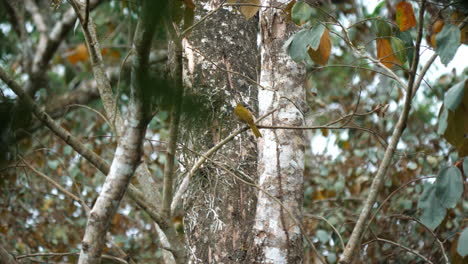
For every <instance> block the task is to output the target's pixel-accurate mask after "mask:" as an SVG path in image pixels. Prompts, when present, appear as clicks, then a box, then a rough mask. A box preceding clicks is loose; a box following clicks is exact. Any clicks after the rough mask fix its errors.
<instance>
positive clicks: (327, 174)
mask: <svg viewBox="0 0 468 264" xmlns="http://www.w3.org/2000/svg"><path fill="white" fill-rule="evenodd" d="M329 2H331V4H329ZM329 2H327V1H324V3H323V5H322V6H321V8H323V9H324V10H326V12H329V13H330V14H332V15H333V16H335V17H337V18H339V19H340V21H342V22H343V23H344V24H345V25H351V24H354V23H356V22H358V21H360V20H362V19H365V18H367V17H371V16H382V17H388V16H390V18H391V16H392V10H391V9H389V8H388V6H391V5H388V4H386V3H385V1H382V2H381V3H380V4H378V5H376V8H375V9H373V10H369V9H368V8H367V7H366V2H365V1H364V2H363V1H347V0H345V1H329ZM390 2H391V3H393V1H390ZM37 3H38V5H39V7H40V8H41V10H42V11H43V12H44V13H45V14H47V17H46V18H47V23H48V25H49V26H50V27H52V26H53V25H54V24H55V23H57V21H58V19H60V17H61V15H62V14H63V13H64V12H65V10H67V9H68V8H69V7H70V6H69V5H68V4H67V3H61V4H60V3H59V4H58V5H57V7H56V8H55V7H50V3H49V1H46V0H38V1H37ZM2 4H3V3H2ZM434 4H435V3H434ZM137 9H138V8H137V7H136V6H135V5H134V3H133V2H131V1H102V3H101V4H100V5H99V6H98V7H97V8H96V9H95V10H94V11H93V13H92V15H93V19H94V22H95V23H96V26H97V29H98V35H99V37H100V40H101V45H102V47H103V49H102V54H103V56H104V60H105V63H106V65H107V66H108V70H109V72H108V74H109V75H110V76H111V80H112V83H113V88H114V89H115V92H116V94H119V96H120V97H119V100H120V101H121V102H122V104H120V105H119V107H120V108H121V109H120V110H121V111H122V112H123V113H125V112H126V109H125V105H126V102H127V100H128V90H129V88H128V85H129V78H128V77H129V71H128V66H125V64H126V56H127V55H128V53H129V50H130V48H131V47H130V45H131V39H132V37H133V32H134V30H135V26H136V21H137V17H138V10H137ZM453 9H454V7H449V8H448V9H447V12H451V11H452V10H453ZM415 11H416V12H417V10H415ZM23 12H24V10H23ZM233 12H236V11H235V10H234V11H233ZM393 16H394V14H393ZM323 19H324V21H327V18H326V16H324V18H323ZM426 21H427V26H426V28H430V27H431V26H432V24H433V23H434V21H435V19H434V17H433V15H431V14H428V16H427V18H426ZM24 26H25V30H26V31H27V40H26V42H25V41H24V40H21V39H20V38H19V37H18V34H17V33H16V30H15V28H14V27H13V26H12V24H11V21H10V14H9V13H8V10H7V9H5V8H0V64H1V65H2V66H3V67H5V68H7V69H10V70H11V73H12V74H13V75H14V77H15V79H17V80H25V78H27V77H26V76H25V75H24V73H23V72H24V67H25V65H21V61H22V56H23V54H24V51H25V52H26V53H28V52H32V50H33V49H32V48H31V47H32V46H34V45H35V44H36V43H37V42H38V39H39V32H38V31H37V28H36V27H35V26H34V23H32V21H31V16H30V15H29V13H28V12H24ZM334 29H335V30H336V31H339V29H338V28H334ZM349 33H350V36H351V38H352V41H353V42H354V43H365V45H364V47H365V48H366V49H368V50H369V51H370V52H371V53H373V54H375V44H374V41H373V40H374V39H375V32H373V31H372V25H371V23H370V22H369V21H365V22H362V23H359V24H358V25H356V26H354V27H352V28H351V29H350V32H349ZM413 33H414V32H413ZM331 39H332V43H333V49H332V55H331V58H330V61H329V63H328V64H329V65H347V66H344V67H343V66H341V67H325V68H324V67H318V68H316V67H312V68H310V70H309V75H308V78H309V77H310V80H309V82H310V83H309V84H306V87H307V89H308V103H309V106H310V108H311V110H310V111H309V113H310V118H311V119H312V120H314V121H313V124H316V125H318V124H325V123H328V122H330V121H333V120H336V119H338V118H340V117H341V116H343V115H345V114H347V113H351V112H353V111H356V112H357V113H365V112H369V111H372V110H373V109H375V108H376V107H378V106H388V107H386V109H387V110H386V111H385V112H375V113H373V114H370V115H365V116H362V117H356V118H354V119H353V120H352V122H353V124H356V125H359V126H361V127H366V128H369V129H371V130H373V131H374V132H375V133H376V134H378V135H379V137H380V138H381V140H379V139H377V137H376V136H374V135H372V134H370V133H367V132H363V131H359V130H325V129H323V130H313V131H308V132H307V136H308V143H309V146H308V151H307V153H308V155H307V156H306V174H305V186H304V191H305V192H304V196H305V200H304V212H305V214H304V221H303V222H304V225H305V226H306V229H307V231H308V234H307V235H308V236H310V237H312V238H313V241H314V243H316V247H317V248H318V249H319V251H320V252H321V253H322V254H323V255H325V256H326V257H327V260H328V261H329V262H330V263H335V262H336V260H337V258H338V256H337V254H336V252H341V250H342V244H341V242H340V240H341V239H343V240H344V242H345V243H346V239H347V237H349V235H350V233H351V231H352V228H353V226H354V221H355V220H356V219H357V217H358V214H359V209H360V205H361V204H362V202H363V199H364V197H366V195H367V192H368V187H369V185H370V182H371V180H372V177H373V176H374V174H375V172H376V170H377V168H378V166H379V163H380V161H381V160H382V157H383V153H384V150H385V148H384V146H383V145H382V142H388V140H389V137H390V135H391V133H392V128H393V126H394V124H395V122H396V120H397V117H398V114H399V112H400V110H401V109H400V106H401V104H402V102H403V98H402V97H403V93H402V91H400V90H399V88H398V87H397V85H395V83H393V82H392V81H390V80H389V79H387V78H385V77H382V76H381V75H379V74H377V73H375V72H373V71H363V70H360V69H358V68H356V67H353V65H361V66H362V67H369V68H372V67H373V66H372V65H367V64H365V62H362V61H356V59H355V57H353V55H352V53H351V52H350V51H349V48H348V47H347V46H346V44H345V43H344V42H343V41H342V40H341V39H340V38H338V37H336V36H335V35H333V34H332V35H331ZM423 45H424V48H423V49H422V50H423V52H426V51H424V50H425V49H427V50H431V49H432V47H430V46H429V45H428V44H427V43H424V44H423ZM166 48H167V37H166V34H165V31H164V29H163V28H160V29H158V31H157V36H156V41H155V42H154V45H153V52H152V56H153V57H152V62H153V64H152V70H153V71H154V72H155V73H157V74H161V75H165V74H167V72H166V66H165V62H166V54H167V51H166ZM427 52H428V51H427ZM459 52H462V51H459ZM463 54H464V55H465V56H466V54H467V51H466V48H465V49H464V53H463ZM465 66H466V65H465ZM434 67H435V70H434V71H431V72H430V74H429V75H428V77H427V78H426V82H425V83H423V87H422V88H421V89H420V90H419V91H418V94H417V95H416V100H414V103H413V110H412V113H411V115H410V119H409V121H408V125H407V128H406V130H405V133H404V135H403V137H402V140H401V142H400V144H399V145H398V150H397V153H396V155H395V157H394V159H393V161H392V166H391V168H390V170H389V172H388V173H387V175H388V176H387V178H386V181H385V183H384V188H383V189H382V191H381V193H380V195H379V199H378V201H379V202H378V203H377V204H376V208H377V207H379V206H382V207H381V209H380V211H379V213H378V214H377V216H376V217H375V218H374V219H373V221H372V223H371V224H370V226H369V228H368V229H367V231H366V233H365V236H364V238H363V241H362V242H363V248H362V249H363V253H362V255H361V257H362V259H361V261H363V262H366V263H389V262H386V261H393V262H392V263H418V262H417V261H419V260H418V258H417V257H416V256H414V255H411V254H407V253H405V252H403V251H402V250H401V249H398V248H396V247H394V246H391V245H389V244H381V243H379V242H377V241H375V238H376V237H379V238H384V239H388V240H392V241H395V242H398V243H401V244H404V245H405V246H407V247H409V248H412V249H415V250H417V251H419V252H421V253H422V254H423V255H427V256H435V257H434V259H440V257H441V250H440V247H439V245H438V244H437V243H436V242H435V238H434V236H433V234H435V235H437V237H438V238H439V240H441V241H442V242H443V246H444V249H445V250H446V251H447V252H448V253H449V254H450V255H451V256H452V258H453V263H467V262H463V261H467V259H466V258H465V260H462V259H461V257H460V256H458V257H457V254H456V252H455V248H456V243H454V242H455V241H456V238H457V235H459V232H460V230H462V229H463V228H464V227H465V226H467V224H468V223H467V214H466V212H467V211H468V202H467V197H468V194H467V192H466V191H465V192H464V194H463V195H464V197H463V201H462V202H461V203H459V204H458V205H457V206H456V207H455V208H454V209H451V210H449V212H448V214H447V216H446V218H445V219H444V221H443V223H442V224H441V225H440V226H439V227H438V228H437V229H436V230H435V231H434V233H433V234H432V233H431V232H429V231H428V230H427V229H426V228H424V227H423V226H422V225H421V224H420V223H419V222H418V219H419V215H420V212H419V211H418V210H417V203H418V199H419V197H420V195H421V193H422V191H423V185H424V183H425V182H428V181H431V177H435V176H436V175H437V173H438V171H440V170H441V168H443V167H444V166H448V165H453V164H455V162H457V161H458V160H459V157H458V155H457V151H456V150H455V149H454V148H453V147H452V146H450V145H449V144H448V143H446V141H445V140H444V139H442V138H441V136H440V135H438V134H437V122H438V121H437V120H438V115H439V108H440V106H441V104H442V101H443V97H444V92H445V91H446V90H447V89H448V88H450V87H451V86H453V85H454V84H455V83H458V82H460V81H461V80H464V78H466V76H467V74H468V69H463V67H457V68H456V69H453V70H452V69H447V68H443V66H441V65H440V64H438V66H437V65H435V66H434ZM49 68H50V69H49V71H47V80H48V85H47V86H46V87H45V88H42V89H40V90H39V91H38V93H37V94H36V101H37V102H38V103H39V104H40V105H45V106H51V105H53V103H54V101H56V100H58V99H59V98H61V96H64V95H66V94H68V93H70V92H71V91H73V90H74V89H77V87H79V85H80V84H85V83H87V82H92V78H93V75H92V71H91V66H90V64H89V60H88V57H87V51H86V47H85V45H84V37H83V34H82V33H81V29H80V28H79V27H78V28H76V29H74V30H71V31H70V32H68V33H67V35H66V37H65V38H64V41H63V43H62V44H61V45H60V48H59V51H58V52H56V54H55V55H54V58H53V60H52V62H51V64H50V66H49ZM397 72H398V73H399V74H401V75H402V76H404V75H405V73H404V70H397ZM440 72H445V73H444V74H440ZM0 88H1V91H2V94H1V96H0V114H1V118H2V119H1V120H0V122H1V124H6V123H7V122H6V121H4V120H7V119H8V118H10V117H11V116H12V114H13V113H11V109H12V108H11V107H10V106H11V104H12V103H13V101H14V99H15V96H14V95H13V93H12V92H11V91H9V89H8V88H7V87H6V86H5V85H4V84H3V83H0ZM94 99H96V98H94ZM85 104H86V105H87V106H89V107H90V108H93V109H96V110H97V111H99V112H103V109H102V106H101V104H100V102H99V100H89V101H88V102H86V103H85ZM62 110H64V111H65V114H63V116H62V117H60V119H59V122H60V124H61V125H62V126H63V127H65V128H66V129H68V130H69V131H70V132H71V133H72V134H74V135H76V136H78V137H79V138H80V139H81V140H82V141H83V142H86V144H87V145H88V146H89V147H90V148H91V149H93V150H94V151H96V152H97V153H98V154H100V155H101V156H102V157H103V158H105V159H106V160H111V159H112V155H113V151H114V148H115V146H116V140H115V138H113V136H112V133H111V130H110V127H109V125H108V124H107V123H106V120H104V119H103V118H102V116H101V115H99V114H97V113H96V112H95V111H91V110H90V109H89V108H86V107H82V106H77V105H74V106H68V107H67V108H65V109H62ZM167 116H168V114H167V112H166V111H165V110H164V108H162V109H158V110H157V112H156V116H155V118H154V119H153V120H152V122H151V123H150V126H149V129H148V134H147V135H146V138H147V140H146V142H145V145H144V149H145V159H146V160H147V161H148V162H147V163H148V164H149V169H150V171H151V172H152V174H153V176H154V179H155V181H156V182H158V183H161V182H162V172H163V165H164V159H165V154H164V140H165V139H166V138H167V137H168V123H167ZM194 123H196V122H193V123H191V125H193V124H194ZM2 126H3V125H2ZM11 131H12V130H11V129H6V127H3V128H2V139H5V140H6V139H9V138H11V137H9V135H8V133H10V132H11ZM29 132H30V133H29V136H27V137H24V138H23V139H22V140H20V141H18V142H15V143H14V144H12V145H11V146H9V148H8V150H4V149H2V152H3V154H4V153H7V152H9V153H10V154H9V156H8V157H6V156H5V157H3V159H2V164H0V165H2V166H1V168H0V193H1V195H0V243H1V244H2V245H4V246H6V247H7V248H8V249H10V250H12V251H14V252H15V253H16V254H17V255H24V254H29V253H35V252H69V251H74V252H78V245H79V243H80V241H81V238H82V235H83V230H84V227H85V225H86V217H85V213H84V211H83V208H82V206H81V205H80V204H78V203H77V202H74V201H72V200H71V199H69V198H68V197H67V196H65V195H64V194H63V193H61V192H60V191H59V190H58V189H57V188H55V187H54V186H52V185H51V184H50V183H48V182H47V181H45V180H44V179H43V178H41V177H38V176H37V175H36V174H34V173H32V172H31V171H30V170H28V169H27V168H25V166H24V165H21V162H20V161H19V160H18V159H16V155H21V156H22V157H23V158H24V159H25V160H26V161H27V162H28V164H30V165H32V166H34V167H35V168H37V169H39V170H40V171H42V172H43V173H44V174H45V175H47V176H48V177H49V178H51V179H53V180H54V181H56V182H57V183H59V184H60V185H62V186H63V187H65V188H66V189H67V190H69V191H71V192H73V193H75V194H78V195H80V196H81V199H82V200H83V201H84V202H85V203H87V204H88V205H92V204H93V202H94V200H95V199H96V197H97V194H98V192H99V191H100V186H102V183H103V182H104V178H105V175H103V174H101V173H100V172H98V171H97V170H96V169H95V168H93V167H92V166H91V165H90V164H89V163H87V162H85V161H84V160H83V158H81V157H80V156H79V155H77V154H76V153H75V152H74V151H73V150H72V149H71V147H69V146H67V145H66V144H64V142H62V141H61V140H59V139H57V138H56V137H54V136H53V135H52V134H51V133H50V132H49V131H48V129H46V128H43V127H39V128H37V129H34V130H33V131H29ZM464 179H465V181H464V185H466V178H464ZM465 187H466V186H465ZM465 189H466V188H465ZM390 196H391V197H390ZM388 197H390V198H389V200H388V201H386V203H385V204H383V203H382V201H384V200H385V199H386V198H388ZM323 219H326V221H324V220H323ZM173 222H174V224H175V225H180V224H181V219H180V218H175V219H173ZM151 223H152V221H151V220H150V219H149V218H148V216H146V215H145V214H144V213H142V212H141V211H139V210H138V209H137V207H136V206H135V205H134V204H133V203H132V202H130V201H129V200H127V199H124V200H123V202H122V204H121V206H120V209H119V211H118V213H117V214H116V216H115V217H114V221H113V223H112V228H111V230H110V233H111V237H112V241H113V242H114V243H115V244H117V245H118V246H120V247H121V248H122V249H123V250H124V251H125V252H128V253H129V255H130V256H131V257H132V258H133V259H134V260H135V261H137V262H139V263H148V262H152V263H154V260H155V259H158V258H160V257H161V252H160V251H159V250H158V248H157V246H156V243H155V241H156V239H157V235H156V231H155V228H154V226H153V225H152V224H151ZM332 226H333V228H335V230H333V228H332ZM179 230H181V229H179ZM181 232H183V230H182V231H181ZM337 232H338V233H339V235H338V234H337ZM105 251H108V249H106V250H105ZM308 254H310V257H311V258H312V254H313V253H312V252H309V251H308ZM47 259H48V260H49V261H50V262H58V263H64V262H75V261H76V260H77V258H76V257H74V256H68V257H50V258H47ZM25 263H27V262H25ZM103 263H107V262H105V261H103ZM109 263H110V262H109Z"/></svg>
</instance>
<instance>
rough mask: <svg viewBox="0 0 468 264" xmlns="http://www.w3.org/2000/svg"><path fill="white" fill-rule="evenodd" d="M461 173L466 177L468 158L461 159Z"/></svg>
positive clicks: (467, 173)
mask: <svg viewBox="0 0 468 264" xmlns="http://www.w3.org/2000/svg"><path fill="white" fill-rule="evenodd" d="M463 172H464V173H465V176H466V175H468V157H466V158H464V159H463Z"/></svg>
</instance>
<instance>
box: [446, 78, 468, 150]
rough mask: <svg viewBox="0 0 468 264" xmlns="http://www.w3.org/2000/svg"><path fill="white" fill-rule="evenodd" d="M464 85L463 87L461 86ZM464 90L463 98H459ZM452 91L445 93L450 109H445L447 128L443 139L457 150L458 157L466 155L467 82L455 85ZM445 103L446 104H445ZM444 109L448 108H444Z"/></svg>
mask: <svg viewBox="0 0 468 264" xmlns="http://www.w3.org/2000/svg"><path fill="white" fill-rule="evenodd" d="M463 84H464V85H463ZM460 87H461V88H464V90H465V91H464V92H463V97H461V91H460V90H459V89H460ZM453 88H457V89H454V90H453V91H452V92H451V93H450V94H449V93H447V95H446V99H447V98H448V99H447V102H448V103H449V104H450V105H451V108H452V109H454V110H453V111H452V110H448V109H447V112H448V114H447V128H446V129H445V131H444V138H445V139H446V140H447V141H448V142H449V143H450V144H451V145H453V146H454V147H455V148H456V149H457V150H458V155H459V156H460V157H465V156H467V155H468V138H467V137H466V135H467V134H468V122H467V116H468V91H467V90H468V80H465V81H464V82H462V83H461V85H460V83H459V84H457V85H455V86H454V87H452V88H451V89H450V90H452V89H453ZM447 102H446V103H447ZM444 108H448V107H446V106H444Z"/></svg>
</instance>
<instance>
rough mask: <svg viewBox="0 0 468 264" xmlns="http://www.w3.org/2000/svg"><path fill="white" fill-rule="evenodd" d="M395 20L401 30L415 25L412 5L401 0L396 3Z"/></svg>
mask: <svg viewBox="0 0 468 264" xmlns="http://www.w3.org/2000/svg"><path fill="white" fill-rule="evenodd" d="M396 22H397V24H398V27H399V28H400V31H401V32H403V31H406V30H408V29H410V28H412V27H414V26H416V18H415V17H414V10H413V6H412V5H411V4H410V3H408V2H406V1H401V2H400V3H398V4H397V6H396Z"/></svg>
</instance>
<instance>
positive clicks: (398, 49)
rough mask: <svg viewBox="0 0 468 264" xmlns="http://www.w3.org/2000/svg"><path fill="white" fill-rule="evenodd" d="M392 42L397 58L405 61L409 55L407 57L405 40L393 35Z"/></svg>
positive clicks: (402, 61)
mask: <svg viewBox="0 0 468 264" xmlns="http://www.w3.org/2000/svg"><path fill="white" fill-rule="evenodd" d="M390 42H391V43H392V49H393V51H394V52H395V56H396V57H397V59H398V60H399V61H400V62H401V63H405V62H406V59H407V57H406V46H405V43H404V42H403V40H401V39H399V38H396V37H392V38H391V41H390Z"/></svg>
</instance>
